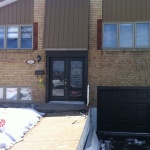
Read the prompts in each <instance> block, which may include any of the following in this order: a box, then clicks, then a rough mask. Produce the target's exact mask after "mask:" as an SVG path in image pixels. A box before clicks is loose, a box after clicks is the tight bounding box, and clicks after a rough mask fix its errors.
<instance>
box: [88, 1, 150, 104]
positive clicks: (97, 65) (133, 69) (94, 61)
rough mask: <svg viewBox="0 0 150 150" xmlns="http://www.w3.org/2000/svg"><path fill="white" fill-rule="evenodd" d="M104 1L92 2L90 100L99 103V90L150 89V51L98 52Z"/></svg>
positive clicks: (89, 67)
mask: <svg viewBox="0 0 150 150" xmlns="http://www.w3.org/2000/svg"><path fill="white" fill-rule="evenodd" d="M100 10H102V1H101V0H91V4H90V29H89V30H90V35H89V62H88V63H89V64H88V69H89V73H88V80H89V85H90V100H91V101H92V103H95V104H96V101H95V102H94V101H93V100H92V99H93V98H95V99H97V86H150V78H149V77H150V50H144V49H137V50H135V49H134V50H132V49H123V50H110V51H109V50H97V37H96V35H97V19H102V11H100Z"/></svg>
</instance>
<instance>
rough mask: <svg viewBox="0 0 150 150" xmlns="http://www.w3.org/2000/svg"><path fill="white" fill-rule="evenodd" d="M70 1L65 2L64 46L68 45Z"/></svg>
mask: <svg viewBox="0 0 150 150" xmlns="http://www.w3.org/2000/svg"><path fill="white" fill-rule="evenodd" d="M69 2H70V0H66V3H65V18H64V29H63V30H64V37H63V48H67V47H68V27H69V25H68V23H69Z"/></svg>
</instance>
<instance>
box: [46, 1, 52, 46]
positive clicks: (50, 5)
mask: <svg viewBox="0 0 150 150" xmlns="http://www.w3.org/2000/svg"><path fill="white" fill-rule="evenodd" d="M47 3H48V4H47V5H46V9H48V10H51V7H52V1H48V2H47ZM45 18H47V23H46V24H45V28H46V29H47V32H45V37H44V45H45V46H46V47H49V42H47V41H48V39H49V38H50V35H49V34H50V28H49V25H50V20H51V15H50V13H47V14H46V16H45Z"/></svg>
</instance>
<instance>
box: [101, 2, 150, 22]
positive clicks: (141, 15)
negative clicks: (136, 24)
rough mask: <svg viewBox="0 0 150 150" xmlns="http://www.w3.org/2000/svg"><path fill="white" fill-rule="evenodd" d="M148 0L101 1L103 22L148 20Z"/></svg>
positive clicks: (149, 13)
mask: <svg viewBox="0 0 150 150" xmlns="http://www.w3.org/2000/svg"><path fill="white" fill-rule="evenodd" d="M149 7H150V0H103V21H142V20H150V9H149Z"/></svg>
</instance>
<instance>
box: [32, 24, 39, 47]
mask: <svg viewBox="0 0 150 150" xmlns="http://www.w3.org/2000/svg"><path fill="white" fill-rule="evenodd" d="M33 49H34V50H38V22H34V23H33Z"/></svg>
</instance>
